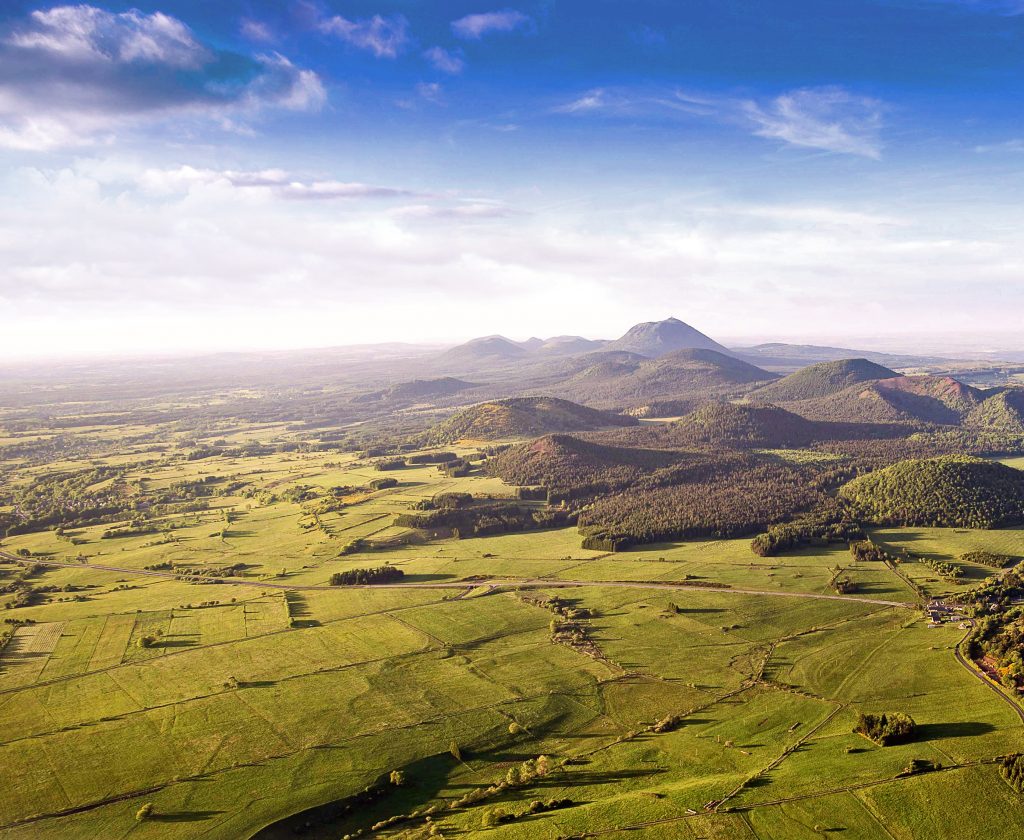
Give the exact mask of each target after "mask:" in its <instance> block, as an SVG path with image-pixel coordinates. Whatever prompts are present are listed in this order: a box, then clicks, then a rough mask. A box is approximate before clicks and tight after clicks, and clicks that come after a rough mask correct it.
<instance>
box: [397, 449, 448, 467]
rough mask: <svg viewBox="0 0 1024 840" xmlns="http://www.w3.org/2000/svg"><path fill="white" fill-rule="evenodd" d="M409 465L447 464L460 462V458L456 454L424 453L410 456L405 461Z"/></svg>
mask: <svg viewBox="0 0 1024 840" xmlns="http://www.w3.org/2000/svg"><path fill="white" fill-rule="evenodd" d="M405 460H406V463H407V464H410V465H413V464H416V465H419V464H447V463H450V462H451V461H458V460H459V456H458V455H456V454H455V453H454V452H423V453H420V454H419V455H410V456H409V457H408V458H406V459H405Z"/></svg>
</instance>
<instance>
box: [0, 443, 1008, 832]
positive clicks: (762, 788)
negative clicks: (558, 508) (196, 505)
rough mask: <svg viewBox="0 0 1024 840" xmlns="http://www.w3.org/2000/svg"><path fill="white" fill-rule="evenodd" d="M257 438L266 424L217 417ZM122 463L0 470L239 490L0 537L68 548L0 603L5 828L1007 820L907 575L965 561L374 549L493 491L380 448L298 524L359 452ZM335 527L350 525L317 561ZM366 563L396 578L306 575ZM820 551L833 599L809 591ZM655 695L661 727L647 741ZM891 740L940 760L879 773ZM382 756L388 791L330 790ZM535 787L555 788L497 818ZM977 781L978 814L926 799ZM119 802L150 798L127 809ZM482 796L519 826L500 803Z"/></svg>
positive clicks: (981, 695) (986, 748)
mask: <svg viewBox="0 0 1024 840" xmlns="http://www.w3.org/2000/svg"><path fill="white" fill-rule="evenodd" d="M211 434H217V435H218V436H225V435H224V430H220V431H219V432H212V433H211ZM281 436H285V437H287V433H286V432H285V431H284V430H283V428H281V427H279V426H266V427H256V426H254V427H251V428H247V429H237V430H235V431H234V432H232V433H231V437H233V438H234V439H236V440H242V441H246V440H274V439H278V438H279V437H281ZM147 461H152V459H146V458H144V457H141V456H136V455H132V453H130V452H128V453H123V455H122V456H121V457H115V456H112V455H107V456H103V457H97V458H85V459H78V460H76V459H71V460H70V461H58V462H55V463H53V464H49V465H41V464H32V465H25V466H24V467H20V468H19V467H16V466H15V467H13V468H11V469H9V472H8V481H9V482H12V483H14V484H15V485H17V483H18V482H27V481H30V480H31V479H32V478H33V477H38V476H39V475H45V474H47V471H50V472H53V471H57V470H63V469H68V468H69V467H71V466H73V467H77V468H82V467H84V466H95V465H98V464H104V463H105V464H111V463H120V464H124V465H126V467H127V472H126V474H125V480H126V481H127V482H128V483H129V484H135V485H137V486H140V487H142V488H144V489H145V490H146V491H152V490H159V489H161V488H170V487H172V486H174V485H176V484H178V483H180V482H183V481H197V480H202V479H206V478H210V479H211V480H212V483H214V486H223V485H225V484H229V483H237V486H238V488H239V489H238V490H237V491H231V492H227V493H221V494H217V495H214V496H212V497H210V498H209V502H208V504H207V505H205V506H203V507H202V508H201V509H197V510H192V511H185V512H182V511H177V512H169V513H166V514H161V515H159V516H154V517H152V518H151V521H153V522H156V523H157V526H158V527H157V529H156V531H155V532H150V533H144V534H138V535H134V536H124V537H116V538H106V539H105V538H103V533H104V531H106V530H109V529H110V528H111V527H117V523H113V524H111V523H105V524H101V525H93V526H86V527H82V528H78V529H74V530H72V531H71V532H67V533H64V534H58V533H57V532H55V531H53V530H44V531H39V532H36V533H29V534H22V535H16V536H11V537H8V538H7V539H5V540H4V541H3V546H2V548H3V550H4V551H6V552H8V553H13V554H17V553H18V552H19V550H21V551H22V553H29V554H30V555H31V557H32V560H33V561H43V562H54V563H66V564H69V565H67V566H65V567H59V566H50V567H47V566H43V567H41V568H40V569H38V570H37V571H36V572H35V574H34V575H33V576H32V583H33V585H34V586H36V587H37V588H39V589H41V590H43V591H45V593H46V594H45V595H44V596H43V597H41V598H39V599H38V601H37V602H36V603H34V604H32V605H30V606H20V607H16V608H15V607H13V605H12V609H11V610H10V611H9V612H8V614H10V615H16V616H17V618H18V619H19V620H21V621H24V620H29V619H30V620H31V621H32V622H34V623H29V624H22V625H20V626H15V627H14V629H13V636H12V638H11V640H10V642H9V643H8V645H7V647H6V648H5V649H4V651H3V654H2V657H0V706H2V708H3V710H4V714H3V716H2V718H0V761H2V763H3V766H4V768H5V770H6V780H7V782H6V785H5V791H4V795H3V796H2V797H0V835H2V836H4V837H11V838H25V840H28V838H32V840H36V838H68V837H104V838H120V837H128V836H131V837H133V838H146V837H152V838H191V837H198V836H202V837H204V838H211V840H215V838H225V840H227V839H228V838H231V839H232V840H233V839H234V838H239V837H249V836H251V835H253V834H256V833H257V832H260V833H259V836H260V837H261V838H265V839H266V840H269V838H278V837H281V838H284V837H291V836H294V825H295V824H297V823H293V822H289V821H288V819H287V818H288V817H290V816H291V815H294V814H298V815H299V816H298V817H297V818H296V819H297V822H298V823H306V822H308V823H310V827H309V828H308V830H307V831H305V833H304V834H303V836H307V837H311V838H317V839H319V838H339V837H341V836H343V835H345V834H349V833H353V832H355V831H358V830H360V829H363V830H365V832H366V833H367V834H369V833H373V834H375V835H377V836H408V837H414V836H420V834H422V836H426V832H427V831H428V829H429V828H430V826H429V825H428V824H427V823H426V822H425V818H426V814H425V810H426V809H432V816H431V824H432V825H434V826H437V827H438V828H435V829H434V830H435V831H439V832H440V833H441V834H443V835H444V836H448V835H449V834H452V835H454V834H458V833H460V832H461V833H469V834H476V833H486V834H487V835H488V836H494V837H496V838H498V837H509V838H516V837H552V838H554V837H559V836H561V837H565V836H570V835H574V834H579V833H581V832H592V833H593V834H595V835H598V836H600V835H602V833H609V834H617V833H620V832H623V831H625V830H627V829H629V831H630V835H631V836H640V837H651V838H655V837H693V838H698V837H722V838H726V837H729V838H731V837H751V838H762V839H763V840H769V839H773V838H799V837H808V838H812V837H820V836H831V832H841V834H837V835H836V836H842V837H846V838H892V837H897V838H903V837H907V838H911V837H921V836H934V837H951V838H952V837H957V838H965V837H979V838H981V837H992V836H996V834H995V833H993V831H997V829H996V828H995V827H996V826H998V830H999V831H1002V830H1005V831H1007V832H1009V834H1007V835H1003V836H1009V835H1012V834H1014V833H1017V832H1019V831H1020V830H1022V829H1024V817H1022V816H1021V814H1022V813H1024V810H1022V809H1021V808H1020V803H1019V799H1017V798H1016V794H1014V793H1013V792H1012V791H1011V790H1010V789H1009V788H1008V787H1007V786H1005V785H1004V784H1003V783H1002V782H1001V781H1000V780H999V779H998V776H997V774H996V772H995V769H994V768H993V767H992V765H991V762H992V759H993V758H994V757H995V756H996V755H999V754H1002V753H1005V752H1009V751H1012V750H1020V749H1024V725H1022V722H1021V719H1020V717H1019V716H1018V715H1017V714H1016V713H1015V711H1014V709H1013V708H1012V707H1011V706H1010V704H1009V703H1008V702H1006V700H1005V699H1003V698H1001V697H999V696H998V695H997V694H996V693H994V692H993V691H991V690H990V689H989V688H987V687H986V686H985V685H984V684H983V683H982V682H981V681H980V680H979V679H978V678H977V677H976V676H975V675H974V674H972V673H971V672H969V671H968V670H967V669H966V668H964V667H963V666H962V665H960V664H959V663H958V662H957V661H956V659H955V658H954V656H953V648H954V646H955V645H956V643H957V642H958V640H959V639H960V637H961V636H962V634H963V633H962V631H961V630H959V629H958V628H956V627H955V626H944V627H940V628H929V627H928V626H927V618H926V617H925V616H924V614H923V612H922V610H921V609H920V597H919V595H918V592H917V591H916V589H915V587H920V588H921V590H923V591H924V592H926V593H927V594H929V595H941V594H949V593H950V592H953V591H956V590H957V589H960V588H964V587H966V586H969V585H971V584H972V583H974V582H976V581H978V580H981V579H983V578H984V577H987V576H988V575H989V574H991V573H992V570H991V569H984V568H981V567H979V568H977V569H971V570H968V573H967V575H966V577H965V580H964V582H963V583H960V584H955V585H953V584H949V583H948V582H946V581H943V580H941V579H938V578H937V576H936V575H935V574H934V573H932V572H931V570H930V569H928V568H927V567H925V566H922V565H921V564H919V563H914V562H908V563H904V564H902V565H901V567H900V568H899V570H898V571H896V570H893V569H890V568H889V567H888V566H886V565H885V564H881V563H875V564H871V563H854V562H853V561H852V558H851V556H850V554H849V552H848V551H847V550H846V548H845V546H842V547H839V546H836V547H827V548H826V547H821V548H808V549H802V550H797V551H793V552H789V553H787V554H784V555H782V556H778V557H771V558H760V557H756V556H755V555H753V554H752V553H751V551H750V548H749V539H746V538H744V539H736V540H703V541H691V542H683V543H671V544H660V545H651V546H646V547H644V548H642V549H634V550H630V551H627V552H623V553H619V554H606V553H602V552H598V551H588V550H583V549H581V548H580V539H579V536H578V534H577V533H576V532H575V530H574V529H571V528H561V529H553V530H539V531H532V532H524V533H516V534H505V535H497V536H488V537H479V538H472V539H462V540H458V539H452V538H436V539H431V540H429V541H426V542H422V543H417V544H411V545H397V546H390V547H389V546H388V545H385V544H383V543H381V542H380V541H382V540H387V539H388V538H391V537H400V536H402V535H403V534H405V533H407V532H406V531H405V529H402V528H398V527H396V526H395V525H394V524H393V520H394V515H395V514H396V513H400V512H403V511H407V510H409V509H410V507H411V506H413V505H414V504H416V503H417V502H418V501H419V500H422V499H429V498H431V497H433V496H434V495H435V494H437V493H440V492H449V491H453V490H458V491H463V492H469V493H475V494H487V493H490V494H505V495H507V494H509V493H510V492H511V488H508V487H506V486H504V485H502V484H501V483H500V482H498V481H497V480H496V479H493V478H487V477H481V476H478V475H471V476H467V477H464V478H448V477H445V476H444V475H442V474H441V473H440V472H439V471H438V470H437V469H436V468H435V467H433V466H420V467H407V468H405V469H402V470H398V471H396V472H394V473H389V475H393V477H395V478H397V479H398V485H397V486H396V487H393V488H388V489H384V490H380V491H374V492H360V493H357V494H355V495H353V496H352V497H350V498H349V499H348V502H347V503H346V504H345V505H344V506H342V507H340V508H339V509H337V510H332V511H330V512H328V513H324V514H321V515H320V516H319V517H314V516H312V515H311V513H310V507H309V505H308V504H306V503H304V502H302V501H296V500H293V499H289V498H285V497H284V496H285V494H286V493H287V491H289V490H290V489H292V488H297V487H303V486H305V487H313V488H331V487H337V486H348V485H351V486H357V485H358V486H362V485H365V484H366V483H367V482H368V481H369V480H371V479H374V478H377V477H380V475H381V473H379V472H376V471H374V470H373V469H371V468H370V467H369V465H368V464H367V463H366V462H365V461H361V460H359V459H358V458H357V456H356V455H354V454H340V455H339V454H338V453H321V452H290V453H275V454H268V455H260V456H254V457H244V458H242V457H238V458H234V457H232V458H227V457H223V458H207V459H201V460H187V459H184V458H174V457H163V458H161V459H159V460H158V461H157V462H155V463H152V462H147ZM232 486H234V485H232ZM271 494H272V495H271ZM123 524H127V522H125V523H123ZM873 536H874V538H875V540H876V541H877V542H879V543H880V544H883V545H885V546H889V547H891V548H892V549H893V550H899V549H901V548H903V547H907V548H909V549H910V550H911V551H913V552H914V553H915V554H918V555H923V556H934V557H937V558H942V559H947V560H950V561H956V560H957V558H958V557H959V556H960V555H961V554H962V553H964V552H966V551H971V550H977V549H987V550H991V551H998V552H1003V553H1014V554H1021V553H1024V532H1022V531H991V532H985V531H954V530H951V529H884V530H880V531H878V532H876V533H875V534H874V535H873ZM356 538H362V539H369V540H371V541H377V543H376V544H377V546H378V547H375V548H374V547H371V548H367V549H364V550H361V551H358V552H356V553H350V554H345V555H342V554H341V548H342V547H343V546H344V545H345V544H347V543H348V542H350V541H351V540H353V539H356ZM71 540H73V542H71ZM382 563H388V564H393V565H395V566H396V567H398V568H400V569H401V570H402V571H403V572H404V573H405V578H404V581H405V582H407V583H410V584H424V585H427V586H426V587H424V588H418V589H417V588H394V589H388V588H378V589H372V588H371V589H346V588H343V587H342V588H338V587H331V586H330V585H329V579H330V576H331V575H332V574H333V573H335V572H339V571H343V570H346V569H352V568H359V567H365V566H375V565H380V564H382ZM97 566H108V567H112V569H113V570H101V569H99V568H96V567H97ZM146 567H150V571H152V572H155V574H145V572H146V571H147V569H146ZM229 568H230V571H229V572H227V573H225V572H224V570H225V569H229ZM837 569H840V570H842V571H843V573H844V574H846V575H847V576H848V577H850V578H851V579H852V580H854V581H855V582H856V585H857V590H856V594H855V595H854V596H851V597H848V598H839V597H835V595H834V592H833V590H832V588H831V587H830V580H831V579H832V577H833V575H834V574H835V572H836V570H837ZM0 570H2V572H3V575H4V576H5V577H10V576H12V575H14V574H15V573H16V572H17V571H18V565H17V564H16V563H14V562H11V561H7V562H4V563H3V564H2V565H0ZM185 570H187V572H186V571H185ZM203 571H206V572H208V573H209V575H210V576H214V577H218V576H223V575H225V574H227V576H228V577H230V581H231V582H229V583H228V582H225V583H214V582H210V581H209V580H205V581H204V580H203V578H202V577H199V576H197V575H199V574H200V573H201V572H203ZM481 581H484V582H485V583H484V584H483V585H481V583H480V582H481ZM566 582H571V583H572V584H573V585H571V586H569V587H565V586H564V584H565V583H566ZM559 583H561V584H563V586H562V587H559V586H557V584H559ZM438 584H444V585H447V588H430V585H438ZM4 597H5V598H7V600H8V602H10V598H11V596H4ZM549 597H557V598H559V599H561V602H562V603H563V604H567V605H569V607H570V608H571V609H576V610H587V611H588V613H589V615H590V618H589V620H588V634H587V639H586V640H585V641H584V642H579V641H577V642H573V641H572V640H567V639H560V638H558V637H557V636H553V634H552V630H551V628H550V624H551V621H552V619H553V616H554V613H553V612H552V611H551V610H550V609H548V608H545V606H544V605H543V601H544V599H545V598H549ZM147 639H148V640H150V641H151V643H150V644H144V643H143V642H144V640H147ZM859 711H872V712H876V711H904V712H907V713H910V714H912V715H913V717H914V718H915V720H917V722H918V723H919V725H920V728H921V735H920V737H918V738H917V739H916V740H915V741H914V742H912V743H911V744H907V745H904V746H901V747H891V748H884V749H883V748H879V747H876V746H874V745H873V744H871V743H869V742H868V741H866V740H865V739H863V738H862V737H860V736H858V735H854V734H852V731H851V730H852V727H853V723H854V721H855V718H856V714H857V712H859ZM668 716H676V719H675V722H674V724H673V725H672V726H671V727H670V728H669V729H670V731H664V732H656V731H652V726H653V725H654V724H656V723H657V722H658V721H660V720H662V719H664V718H666V717H668ZM513 724H514V725H513ZM510 727H511V729H510ZM453 745H454V748H453ZM539 755H545V756H549V757H550V770H549V772H547V773H546V774H544V775H543V776H539V777H537V778H534V779H533V780H532V781H530V782H528V783H526V784H523V785H521V786H513V787H506V788H501V789H498V790H495V791H492V792H490V793H484V794H481V798H480V799H479V801H476V802H463V803H462V804H461V805H458V806H456V805H454V804H453V803H455V802H456V800H460V798H461V797H463V796H464V795H465V794H466V793H467V792H469V791H473V790H480V791H486V790H487V788H488V787H489V786H491V785H492V784H494V783H496V782H498V781H499V780H500V779H502V778H503V777H505V775H506V774H507V773H508V772H509V768H512V767H517V766H519V765H520V764H521V763H522V762H523V761H526V760H528V759H530V758H535V757H537V756H539ZM913 758H925V759H929V760H932V761H934V762H937V763H941V764H942V765H943V770H942V771H941V772H936V773H933V774H929V775H926V776H914V777H910V778H897V776H898V774H899V773H900V771H901V770H902V768H903V767H904V766H905V765H906V764H907V763H908V762H909V761H910V760H911V759H913ZM395 769H400V770H402V771H403V772H404V773H405V776H406V783H405V784H403V785H401V786H394V785H390V784H389V783H386V782H385V783H384V784H383V786H382V788H381V792H380V793H379V794H378V795H376V796H375V797H373V798H372V801H356V800H351V799H350V797H352V796H354V795H356V794H358V793H359V791H361V790H363V789H364V788H365V787H366V786H367V785H373V784H375V783H376V782H377V781H378V780H379V779H381V777H382V776H386V774H387V773H389V772H390V771H391V770H395ZM560 799H564V800H568V801H570V802H571V804H567V805H564V806H563V807H559V808H557V809H555V810H550V811H542V812H538V813H533V814H525V813H524V812H526V811H527V809H528V807H529V804H530V803H531V802H533V801H534V800H541V801H549V800H560ZM982 800H983V801H984V802H985V803H986V807H985V809H984V812H983V814H982V817H981V818H978V816H977V814H976V815H975V817H974V818H968V817H967V816H966V812H965V811H964V810H963V809H962V808H960V807H958V804H957V803H958V802H964V801H971V802H974V803H977V802H980V801H982ZM146 803H150V804H151V805H152V816H151V817H150V818H149V819H146V820H145V821H142V822H138V821H137V820H136V818H135V814H136V812H137V811H138V810H139V809H140V807H142V806H143V805H144V804H146ZM346 808H347V810H346ZM412 811H417V814H418V815H417V816H414V817H413V818H412V819H410V820H407V821H404V822H399V823H395V824H393V825H390V826H387V827H381V828H378V829H377V830H376V831H374V832H370V827H371V826H373V825H375V824H377V823H378V822H379V821H381V820H386V819H388V818H389V817H393V816H395V815H400V814H406V815H407V814H409V813H410V812H412ZM503 812H504V813H506V814H511V815H519V816H518V818H516V819H514V820H511V821H507V822H499V820H498V817H500V815H501V813H503ZM281 820H284V822H279V821H281ZM261 830H262V831H261ZM417 832H419V834H418V833H417Z"/></svg>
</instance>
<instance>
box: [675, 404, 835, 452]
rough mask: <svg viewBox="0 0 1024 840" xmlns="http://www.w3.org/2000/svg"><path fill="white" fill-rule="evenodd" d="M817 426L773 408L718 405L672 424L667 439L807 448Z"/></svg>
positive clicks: (750, 405) (771, 406)
mask: <svg viewBox="0 0 1024 840" xmlns="http://www.w3.org/2000/svg"><path fill="white" fill-rule="evenodd" d="M818 434H819V430H818V425H817V424H816V423H812V422H810V421H809V420H805V419H804V418H803V417H800V416H798V415H796V414H793V413H791V412H789V411H786V410H785V409H783V408H779V407H778V406H774V405H754V404H739V405H737V404H734V403H726V402H716V403H711V404H709V405H706V406H703V407H701V408H698V409H697V410H696V411H694V412H693V413H691V414H688V415H687V416H686V417H684V418H683V419H682V420H678V421H676V422H675V423H672V424H670V426H669V427H668V429H666V430H665V437H666V438H667V439H669V440H671V441H673V442H676V443H677V444H678V445H701V446H731V447H741V448H746V447H766V448H783V447H792V446H806V445H807V444H808V443H810V442H811V441H812V440H814V439H815V438H816V436H817V435H818Z"/></svg>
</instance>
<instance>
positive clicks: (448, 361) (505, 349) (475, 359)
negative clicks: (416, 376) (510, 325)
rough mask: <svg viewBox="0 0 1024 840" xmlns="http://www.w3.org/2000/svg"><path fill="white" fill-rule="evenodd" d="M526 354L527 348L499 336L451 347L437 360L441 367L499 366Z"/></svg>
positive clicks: (490, 336)
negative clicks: (458, 365) (459, 365)
mask: <svg viewBox="0 0 1024 840" xmlns="http://www.w3.org/2000/svg"><path fill="white" fill-rule="evenodd" d="M528 353H529V350H527V348H525V347H523V346H522V345H521V344H517V343H516V342H514V341H512V340H511V339H508V338H505V337H504V336H501V335H489V336H486V337H484V338H474V339H473V340H471V341H467V342H466V343H465V344H460V345H458V346H457V347H452V348H451V349H450V350H446V351H445V352H444V353H442V354H441V355H440V356H438V359H437V360H438V362H440V363H441V364H443V365H452V364H467V365H473V364H500V363H503V362H512V361H515V360H516V359H521V358H522V357H524V356H526V355H528Z"/></svg>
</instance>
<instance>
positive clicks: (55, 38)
mask: <svg viewBox="0 0 1024 840" xmlns="http://www.w3.org/2000/svg"><path fill="white" fill-rule="evenodd" d="M7 43H8V44H9V45H11V46H14V47H21V48H23V49H28V50H41V51H43V52H46V53H50V54H51V55H54V56H58V57H61V58H64V59H68V60H72V61H80V62H83V63H92V62H96V61H99V62H118V63H127V64H132V63H138V64H163V65H166V66H168V67H178V68H187V69H195V68H197V67H200V66H202V65H203V64H205V63H207V62H208V61H209V60H210V59H211V57H212V56H211V55H210V53H209V52H208V51H207V50H206V49H205V48H204V47H202V46H201V45H200V44H199V43H197V42H196V40H195V38H194V37H193V36H192V33H191V32H190V31H189V29H188V27H187V26H185V24H183V23H182V22H181V21H179V20H177V19H176V18H173V17H170V16H169V15H165V14H162V13H161V12H154V13H153V14H149V15H147V14H143V13H142V12H139V11H138V10H136V9H132V10H130V11H127V12H122V13H119V14H114V13H111V12H108V11H106V10H104V9H98V8H96V7H94V6H85V5H82V6H58V7H56V8H53V9H49V10H47V11H42V10H40V11H35V12H32V14H31V15H30V16H29V23H28V24H27V25H26V26H24V27H22V28H20V29H17V30H15V32H14V33H13V34H12V35H11V36H10V37H9V38H8V39H7Z"/></svg>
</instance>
